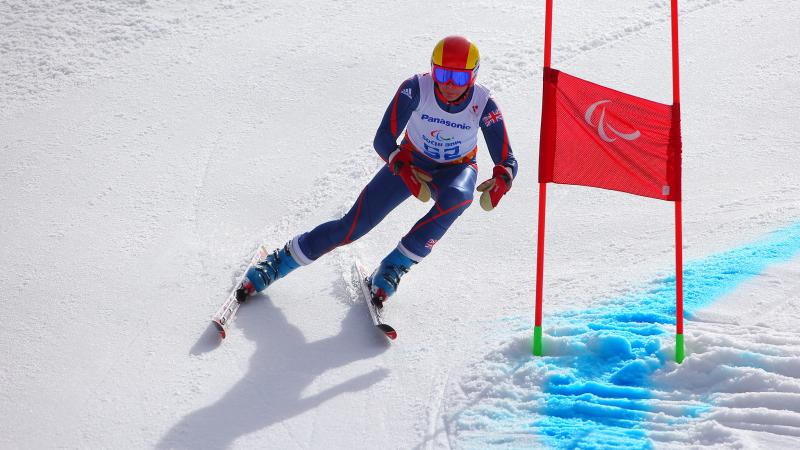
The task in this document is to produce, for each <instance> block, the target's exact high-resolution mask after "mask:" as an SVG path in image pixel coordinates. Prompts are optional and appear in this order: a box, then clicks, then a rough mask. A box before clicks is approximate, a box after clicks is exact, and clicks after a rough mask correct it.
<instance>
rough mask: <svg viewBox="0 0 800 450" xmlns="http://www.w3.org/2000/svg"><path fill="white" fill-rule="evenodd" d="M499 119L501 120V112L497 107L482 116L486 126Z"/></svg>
mask: <svg viewBox="0 0 800 450" xmlns="http://www.w3.org/2000/svg"><path fill="white" fill-rule="evenodd" d="M501 120H503V113H501V112H500V110H499V109H495V110H494V111H492V112H490V113H489V114H487V115H485V116H483V124H484V125H485V126H487V127H488V126H490V125H492V124H495V123H497V122H500V121H501Z"/></svg>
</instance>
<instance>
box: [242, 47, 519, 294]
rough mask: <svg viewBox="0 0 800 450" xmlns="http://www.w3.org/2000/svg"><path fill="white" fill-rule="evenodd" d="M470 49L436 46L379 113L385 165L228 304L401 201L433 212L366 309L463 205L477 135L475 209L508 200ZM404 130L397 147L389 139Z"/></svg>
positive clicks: (378, 272) (491, 117)
mask: <svg viewBox="0 0 800 450" xmlns="http://www.w3.org/2000/svg"><path fill="white" fill-rule="evenodd" d="M479 62H480V56H479V54H478V48H477V47H476V46H475V44H473V43H472V42H470V41H469V40H468V39H466V38H464V37H461V36H449V37H446V38H444V39H442V40H441V41H439V43H437V44H436V47H435V48H434V50H433V56H432V57H431V71H430V73H424V74H418V75H414V76H412V77H411V78H409V79H407V80H405V81H404V82H403V84H401V85H400V88H399V89H398V90H397V93H396V94H395V96H394V99H393V100H392V102H391V103H390V104H389V107H388V108H387V109H386V113H385V114H384V116H383V121H382V122H381V124H380V127H379V128H378V131H377V133H376V135H375V140H374V147H375V151H376V152H377V153H378V155H379V156H380V157H381V158H383V160H384V161H386V165H385V166H383V167H382V168H381V169H380V170H379V171H378V173H377V174H375V176H374V177H373V178H372V180H371V181H370V182H369V183H368V184H367V185H366V187H364V189H363V190H362V191H361V194H360V195H359V196H358V199H357V200H356V202H355V204H354V205H353V206H352V208H350V211H349V212H348V213H347V214H345V215H344V217H342V218H340V219H337V220H333V221H330V222H326V223H323V224H321V225H318V226H317V227H316V228H314V229H313V230H311V231H309V232H306V233H303V234H300V235H298V236H296V237H295V238H293V239H291V240H290V241H289V242H287V243H286V245H285V246H284V247H283V248H282V249H277V250H275V251H274V252H273V253H272V254H269V255H268V256H267V257H266V258H265V259H264V260H262V261H259V262H258V263H257V264H255V265H254V266H253V267H251V268H250V269H248V271H247V274H246V277H245V278H244V282H243V283H242V285H241V286H240V287H239V289H238V290H237V296H236V297H237V299H239V300H240V301H243V300H244V299H246V298H247V296H248V295H250V294H253V293H256V292H261V291H262V290H264V289H266V288H267V286H269V285H271V284H272V283H274V282H275V280H277V279H279V278H282V277H285V276H286V275H287V274H288V273H289V272H291V271H293V270H294V269H296V268H298V267H300V266H304V265H308V264H310V263H312V262H314V261H315V260H317V259H318V258H319V257H320V256H322V255H324V254H326V253H328V252H330V251H331V250H333V249H335V248H337V247H339V246H342V245H346V244H349V243H351V242H353V241H355V240H356V239H358V238H360V237H361V236H363V235H365V234H366V233H367V232H369V231H370V230H371V229H372V228H373V227H375V226H376V225H377V224H378V223H379V222H380V221H381V220H382V219H383V218H384V217H386V215H387V214H389V212H391V211H392V210H393V209H394V208H396V207H397V206H398V205H399V204H400V203H402V202H403V201H405V200H406V199H407V198H408V197H409V196H410V195H414V196H415V197H416V198H418V199H419V200H421V201H423V202H427V201H428V200H429V199H430V198H431V197H433V198H434V199H435V201H436V202H435V204H434V205H433V208H431V210H430V211H428V213H427V214H425V215H424V216H423V217H422V218H421V219H420V220H419V221H418V222H417V223H416V224H415V225H414V227H412V228H411V231H409V232H408V234H406V235H405V236H404V237H403V238H402V239H401V240H400V243H399V244H398V245H397V247H396V248H395V249H394V250H392V252H391V253H389V255H387V256H386V257H385V258H384V259H383V260H382V261H381V263H380V265H379V266H378V268H377V269H375V271H374V272H373V274H372V276H371V277H370V286H371V292H372V296H373V299H372V300H373V303H375V304H376V305H377V306H378V307H380V306H381V305H382V303H383V302H384V301H386V300H387V299H388V298H389V297H390V296H391V295H392V294H394V293H395V291H396V290H397V286H398V284H399V283H400V278H401V277H402V276H403V275H404V274H405V273H406V272H408V270H409V269H410V268H411V266H413V265H414V264H417V263H418V262H420V261H421V260H422V259H423V258H424V257H425V256H427V255H428V254H429V253H430V252H431V249H432V248H433V246H434V244H436V242H438V241H439V239H441V238H442V236H443V235H444V234H445V232H446V231H447V229H448V228H450V226H451V225H452V224H453V222H454V221H455V220H456V218H458V216H460V215H461V213H462V212H464V211H465V210H466V208H467V207H469V205H470V204H471V203H472V197H473V193H472V192H473V189H474V188H475V184H476V180H477V176H478V167H477V165H476V163H475V155H476V153H477V141H478V128H480V129H481V131H483V136H484V139H485V141H486V145H487V146H488V147H489V153H490V154H491V157H492V160H493V161H494V163H495V166H494V170H493V171H492V177H491V178H490V179H488V180H486V181H484V182H483V183H481V184H480V185H479V186H478V188H477V190H478V191H480V192H482V194H481V199H480V203H481V207H483V209H485V210H487V211H490V210H492V209H493V208H494V207H495V206H497V203H498V202H499V201H500V199H501V198H502V197H503V195H505V193H506V192H508V190H509V188H510V187H511V183H512V180H513V179H514V176H515V175H516V172H517V161H516V159H515V158H514V155H513V154H512V152H511V146H510V145H509V142H508V135H507V134H506V129H505V125H504V123H503V115H502V114H501V112H500V109H499V108H498V107H497V104H496V103H495V102H494V100H493V99H492V98H491V96H490V94H489V91H488V89H486V88H485V87H483V86H481V85H479V84H476V83H475V77H476V76H477V74H478V68H479ZM403 129H405V134H404V136H403V139H402V141H401V143H400V145H398V144H397V138H398V137H399V136H400V133H401V132H402V131H403Z"/></svg>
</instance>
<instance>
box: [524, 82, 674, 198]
mask: <svg viewBox="0 0 800 450" xmlns="http://www.w3.org/2000/svg"><path fill="white" fill-rule="evenodd" d="M544 70H545V72H544V98H543V103H542V131H541V139H540V143H539V182H540V183H548V182H553V183H560V184H575V185H581V186H594V187H598V188H603V189H611V190H614V191H621V192H628V193H630V194H636V195H642V196H645V197H652V198H657V199H661V200H668V201H680V200H681V134H680V105H665V104H662V103H657V102H653V101H650V100H646V99H643V98H639V97H635V96H633V95H628V94H625V93H623V92H619V91H615V90H613V89H609V88H606V87H603V86H600V85H598V84H594V83H591V82H589V81H586V80H582V79H580V78H577V77H574V76H571V75H568V74H566V73H564V72H561V71H558V70H555V69H551V68H549V67H545V69H544Z"/></svg>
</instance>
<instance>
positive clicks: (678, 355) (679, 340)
mask: <svg viewBox="0 0 800 450" xmlns="http://www.w3.org/2000/svg"><path fill="white" fill-rule="evenodd" d="M685 356H686V353H685V349H684V347H683V335H682V334H676V335H675V362H676V363H678V364H680V363H682V362H683V358H684V357H685Z"/></svg>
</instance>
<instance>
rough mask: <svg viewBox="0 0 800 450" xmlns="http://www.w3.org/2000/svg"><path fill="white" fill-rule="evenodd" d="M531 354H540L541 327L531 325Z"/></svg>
mask: <svg viewBox="0 0 800 450" xmlns="http://www.w3.org/2000/svg"><path fill="white" fill-rule="evenodd" d="M533 354H534V356H542V327H533Z"/></svg>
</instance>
